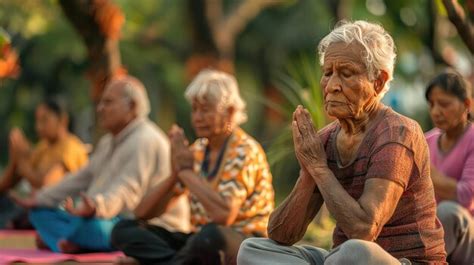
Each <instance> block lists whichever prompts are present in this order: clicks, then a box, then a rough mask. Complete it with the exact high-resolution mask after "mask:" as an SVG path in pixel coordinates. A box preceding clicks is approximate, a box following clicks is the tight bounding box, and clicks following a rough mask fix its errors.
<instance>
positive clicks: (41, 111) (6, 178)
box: [0, 100, 87, 228]
mask: <svg viewBox="0 0 474 265" xmlns="http://www.w3.org/2000/svg"><path fill="white" fill-rule="evenodd" d="M68 122H69V119H68V115H67V111H66V109H65V107H64V106H63V105H62V104H61V103H60V102H59V101H55V100H46V101H44V102H43V103H41V104H39V105H38V107H37V108H36V112H35V127H36V132H37V134H38V137H39V139H40V141H39V143H38V144H37V146H36V147H35V148H31V147H30V146H31V145H30V143H29V142H28V140H27V139H26V137H25V136H24V134H23V132H22V131H21V130H20V129H18V128H14V129H12V130H11V132H10V147H9V156H10V161H9V164H8V165H7V167H6V170H5V171H4V173H3V176H2V178H1V179H0V209H2V211H1V212H0V228H1V227H4V226H5V223H6V222H7V221H8V219H10V218H12V217H13V216H15V215H18V212H19V211H18V209H17V208H16V206H14V205H13V204H12V203H11V201H10V199H8V198H7V197H6V196H5V195H4V194H5V193H7V192H8V191H9V190H11V189H13V188H14V187H15V186H16V185H17V184H18V183H19V182H20V181H22V180H23V181H24V182H26V186H27V187H28V186H29V187H28V188H27V190H31V192H34V191H35V190H38V189H40V188H42V187H44V186H51V185H54V184H57V183H58V182H60V181H61V180H62V179H63V177H64V176H65V175H66V173H68V172H74V171H76V170H78V169H80V168H81V167H82V166H84V165H85V164H86V163H87V150H86V147H85V145H84V144H83V143H82V142H81V141H80V140H79V138H77V137H76V136H75V135H73V134H71V133H70V132H69V131H68ZM15 209H16V210H15ZM20 219H23V218H20Z"/></svg>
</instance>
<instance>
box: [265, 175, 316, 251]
mask: <svg viewBox="0 0 474 265" xmlns="http://www.w3.org/2000/svg"><path fill="white" fill-rule="evenodd" d="M316 189H317V187H316V183H315V182H314V180H313V179H312V178H311V176H310V175H309V174H308V173H307V172H305V171H304V170H301V171H300V177H299V178H298V180H297V182H296V184H295V187H294V188H293V190H292V191H291V193H290V195H289V196H288V197H287V198H286V199H285V200H284V201H283V203H282V204H280V206H278V208H276V209H275V211H273V213H272V214H271V216H270V221H269V223H268V237H269V238H271V239H273V240H275V241H276V242H278V243H280V244H283V245H293V244H294V243H296V242H297V241H299V240H300V239H301V238H302V237H303V236H304V233H305V232H306V229H307V228H308V225H309V223H310V222H311V220H313V218H314V216H315V215H316V214H317V213H318V211H319V209H320V208H321V205H322V204H323V202H324V200H323V197H322V196H321V193H319V191H317V190H316ZM302 213H303V214H302Z"/></svg>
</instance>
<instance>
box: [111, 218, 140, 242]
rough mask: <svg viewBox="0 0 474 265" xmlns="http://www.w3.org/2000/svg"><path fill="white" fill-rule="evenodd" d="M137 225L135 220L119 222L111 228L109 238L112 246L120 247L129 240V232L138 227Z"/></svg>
mask: <svg viewBox="0 0 474 265" xmlns="http://www.w3.org/2000/svg"><path fill="white" fill-rule="evenodd" d="M138 226H139V224H138V222H137V221H136V220H121V221H119V222H118V223H117V224H116V225H115V226H114V227H113V228H112V234H111V236H110V241H111V243H112V246H114V247H118V248H119V247H120V246H121V245H122V244H123V243H124V242H126V241H127V239H130V236H133V235H130V233H129V230H130V229H134V228H136V227H138Z"/></svg>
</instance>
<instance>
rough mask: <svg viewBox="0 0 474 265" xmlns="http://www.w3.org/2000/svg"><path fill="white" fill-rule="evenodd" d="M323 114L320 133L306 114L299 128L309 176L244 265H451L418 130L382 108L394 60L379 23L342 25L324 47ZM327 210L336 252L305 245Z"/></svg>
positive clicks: (296, 119)
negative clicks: (314, 222) (330, 120)
mask: <svg viewBox="0 0 474 265" xmlns="http://www.w3.org/2000/svg"><path fill="white" fill-rule="evenodd" d="M318 48H319V55H320V61H321V64H322V69H323V76H322V78H321V88H322V89H323V93H324V108H325V111H326V112H327V114H329V115H330V116H333V117H335V118H336V119H337V120H336V121H334V122H333V123H331V124H329V125H327V126H326V127H324V128H323V129H321V130H320V131H319V132H318V131H316V128H314V125H313V122H312V120H311V116H310V115H309V112H308V111H307V110H306V109H304V108H303V107H302V106H298V108H297V109H296V111H295V112H294V114H293V121H292V129H293V140H294V148H295V154H296V157H297V159H298V161H299V163H300V166H301V170H300V175H299V178H298V180H297V182H296V184H295V187H294V188H293V191H292V192H291V193H290V195H289V196H288V197H287V198H286V199H285V201H284V202H283V203H282V204H281V205H280V206H279V207H278V208H277V209H276V210H275V211H274V212H273V213H272V215H271V217H270V221H269V225H268V234H269V239H254V238H252V239H247V240H246V241H244V242H243V243H242V245H241V247H240V250H239V254H238V264H241V265H253V264H262V265H263V264H273V265H276V264H293V265H296V264H312V265H313V264H318V265H319V264H364V265H368V264H374V265H375V264H377V265H379V264H446V252H445V250H444V240H443V228H442V226H441V223H440V222H439V220H438V219H437V218H436V202H435V198H434V190H433V184H432V182H431V178H430V161H429V156H428V146H427V144H426V141H425V139H424V136H423V132H422V130H421V128H420V127H419V125H418V124H417V123H416V122H415V121H413V120H411V119H409V118H407V117H404V116H402V115H400V114H398V113H396V112H394V111H393V110H392V109H390V108H388V107H386V106H384V105H383V104H382V103H381V98H382V96H383V94H384V93H385V92H386V91H387V90H388V87H389V82H390V80H391V79H392V75H393V67H394V62H395V57H396V54H395V45H394V42H393V39H392V37H391V36H390V35H389V34H388V33H387V32H386V31H385V30H384V29H383V28H382V27H381V26H380V25H377V24H373V23H369V22H365V21H355V22H345V23H341V24H339V25H338V26H337V27H336V28H335V29H334V30H333V31H332V32H330V33H329V34H328V35H327V36H326V37H325V38H323V40H322V41H321V42H320V44H319V47H318ZM323 202H324V203H326V205H327V208H328V210H329V212H330V213H331V215H332V216H333V217H334V219H335V220H336V227H335V229H334V232H333V248H332V250H331V251H329V252H328V251H326V250H324V249H321V248H316V247H312V246H296V245H294V244H295V243H296V242H298V241H299V240H300V239H301V238H302V237H303V235H304V233H305V232H306V229H307V227H308V224H309V223H310V222H311V220H312V219H313V218H314V216H315V215H316V214H317V213H318V211H319V209H320V207H321V205H322V204H323Z"/></svg>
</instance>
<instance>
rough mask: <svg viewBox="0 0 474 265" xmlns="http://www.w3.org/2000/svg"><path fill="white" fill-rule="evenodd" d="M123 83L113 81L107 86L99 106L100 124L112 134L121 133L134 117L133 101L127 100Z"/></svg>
mask: <svg viewBox="0 0 474 265" xmlns="http://www.w3.org/2000/svg"><path fill="white" fill-rule="evenodd" d="M123 85H124V84H123V83H120V82H117V83H113V84H111V85H110V86H108V87H107V89H106V90H105V91H104V94H103V95H102V98H101V100H100V102H99V105H98V106H97V114H98V118H99V122H100V125H101V126H102V128H104V129H105V130H107V131H109V132H111V133H112V134H117V133H119V132H120V131H121V130H122V129H123V128H125V126H127V124H128V123H129V122H130V121H131V120H132V119H133V117H134V112H133V108H132V103H131V102H129V101H128V100H126V98H125V97H124V93H123Z"/></svg>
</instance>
